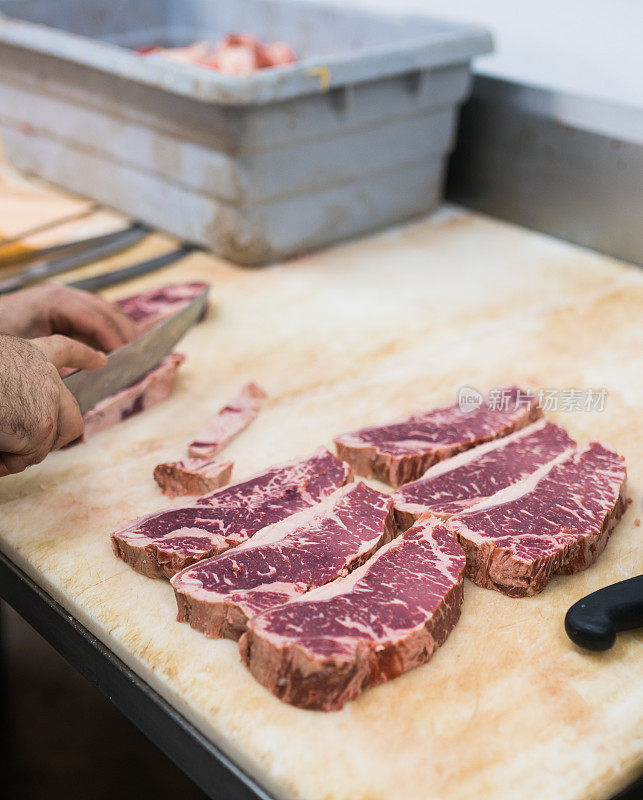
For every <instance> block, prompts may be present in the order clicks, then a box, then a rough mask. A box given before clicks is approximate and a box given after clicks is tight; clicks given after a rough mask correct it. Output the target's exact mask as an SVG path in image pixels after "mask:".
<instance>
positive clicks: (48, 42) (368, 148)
mask: <svg viewBox="0 0 643 800" xmlns="http://www.w3.org/2000/svg"><path fill="white" fill-rule="evenodd" d="M0 14H2V15H3V16H1V17H0V126H1V130H2V136H3V141H4V146H5V151H6V153H7V156H8V157H9V158H10V159H11V160H12V161H13V163H14V164H15V165H16V166H18V167H19V168H20V169H22V170H25V171H27V172H32V173H35V174H37V175H40V176H42V177H43V178H46V179H47V180H50V181H52V182H54V183H57V184H60V185H61V186H65V187H67V188H69V189H72V190H74V191H77V192H79V193H81V194H84V195H88V196H90V197H93V198H95V199H97V200H99V201H101V202H103V203H106V204H108V205H110V206H113V207H115V208H117V209H119V210H121V211H123V212H125V213H127V214H130V215H132V216H134V217H136V218H138V219H141V220H143V221H145V222H147V223H149V224H150V225H154V226H157V227H159V228H162V229H165V230H167V231H169V232H170V233H173V234H175V235H176V236H179V237H181V238H183V239H187V240H189V241H192V242H195V243H197V244H201V245H205V246H206V247H209V248H211V249H212V250H214V251H215V252H216V253H219V254H221V255H223V256H225V257H227V258H230V259H232V260H234V261H236V262H239V263H243V264H257V263H261V262H265V261H270V260H273V259H276V258H280V257H284V256H288V255H291V254H294V253H299V252H303V251H306V250H309V249H311V248H314V247H318V246H320V245H324V244H327V243H329V242H333V241H337V240H339V239H343V238H345V237H348V236H352V235H354V234H357V233H360V232H363V231H367V230H370V229H374V228H378V227H381V226H383V225H387V224H389V223H393V222H396V221H399V220H402V219H405V218H407V217H411V216H413V215H416V214H420V213H422V212H426V211H429V210H430V209H432V208H433V207H435V205H436V204H437V203H438V202H439V200H440V197H441V192H442V179H443V175H444V166H445V160H446V157H447V156H448V154H449V151H450V150H451V148H452V146H453V143H454V133H455V127H456V119H457V110H458V104H459V103H461V102H462V101H463V99H464V98H465V97H466V95H467V94H468V91H469V86H470V70H469V62H470V60H471V58H472V57H473V56H474V55H476V54H479V53H484V52H488V51H490V49H491V37H490V35H489V33H488V32H486V31H485V30H482V29H480V28H477V27H471V26H464V25H461V24H453V23H447V22H441V21H437V20H432V19H428V18H425V17H409V16H406V17H396V16H391V17H389V16H386V15H381V14H372V13H365V12H357V11H348V10H346V9H343V8H340V7H338V6H322V5H312V4H309V3H301V2H288V0H102V1H101V0H58V2H55V3H52V2H49V1H48V0H0ZM231 31H244V32H249V33H253V34H256V35H257V36H259V37H260V38H261V39H262V40H266V41H272V40H285V41H287V42H289V43H290V44H291V45H292V46H293V47H294V48H295V49H296V50H297V52H298V54H299V56H300V60H299V61H298V62H297V63H296V64H294V65H292V66H287V67H281V68H277V69H269V70H263V71H261V72H258V73H256V74H254V75H252V76H249V77H236V76H226V75H221V74H219V73H217V72H214V71H212V70H208V69H204V68H201V67H196V66H190V65H184V64H177V63H174V62H171V61H168V60H167V59H165V58H163V57H162V56H158V55H156V56H155V55H148V56H140V55H139V54H138V53H136V52H132V48H135V47H137V46H140V45H145V44H150V43H158V44H162V45H166V46H173V45H183V44H188V43H190V42H193V41H198V40H202V39H210V40H218V39H219V38H220V37H222V36H223V35H225V34H226V33H228V32H231Z"/></svg>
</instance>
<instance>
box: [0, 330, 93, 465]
mask: <svg viewBox="0 0 643 800" xmlns="http://www.w3.org/2000/svg"><path fill="white" fill-rule="evenodd" d="M106 361H107V356H105V354H104V353H101V352H99V351H97V350H94V349H92V348H91V347H89V346H88V345H86V344H83V343H82V342H78V341H75V340H74V339H69V338H67V337H66V336H58V335H56V336H47V337H44V338H40V339H32V340H30V341H27V340H25V339H19V338H17V337H15V336H4V335H2V334H0V477H2V476H4V475H9V474H12V473H15V472H22V470H23V469H25V468H26V467H28V466H30V465H31V464H38V463H39V462H40V461H42V460H43V459H44V458H45V456H46V455H47V454H48V453H49V452H50V451H51V450H56V449H58V448H59V447H62V446H63V445H65V444H67V443H68V442H71V441H73V440H74V439H76V438H78V437H79V436H80V435H81V434H82V432H83V418H82V415H81V413H80V409H79V408H78V403H77V402H76V399H75V397H74V396H73V395H72V394H71V392H70V391H69V390H68V389H67V387H66V386H65V384H64V383H63V382H62V379H61V377H60V375H59V370H61V369H64V368H66V367H71V368H73V369H100V368H101V367H104V366H105V363H106Z"/></svg>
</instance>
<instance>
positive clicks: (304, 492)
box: [112, 447, 352, 578]
mask: <svg viewBox="0 0 643 800" xmlns="http://www.w3.org/2000/svg"><path fill="white" fill-rule="evenodd" d="M350 480H352V473H351V471H350V468H349V467H348V465H347V464H343V463H342V462H341V461H340V460H339V459H337V458H335V456H333V455H331V453H329V452H328V451H327V450H326V449H325V448H323V447H322V448H320V449H319V450H317V451H315V452H314V453H313V454H312V455H310V456H305V457H303V458H296V459H294V460H292V461H288V462H287V463H285V464H279V465H277V466H273V467H270V468H269V469H267V470H264V471H263V472H261V473H259V474H258V475H255V476H254V477H252V478H248V479H247V480H245V481H242V482H240V483H236V484H232V485H230V486H226V487H224V488H223V489H218V490H217V491H215V492H212V493H211V494H207V495H205V496H203V497H199V498H198V499H197V500H194V501H193V502H191V503H189V504H187V505H185V506H181V507H179V508H170V509H167V510H165V511H159V512H157V513H155V514H149V515H148V516H146V517H143V518H142V519H139V520H136V521H135V522H133V523H132V524H130V525H128V526H127V527H125V528H123V529H122V530H119V531H116V532H115V533H113V534H112V546H113V549H114V554H115V555H116V556H118V557H119V558H122V559H123V560H124V561H125V562H126V563H128V564H130V566H132V567H133V568H134V569H135V570H137V571H138V572H140V573H142V574H143V575H147V576H149V577H154V578H156V577H168V578H169V577H171V576H172V575H174V574H176V573H177V572H179V571H180V570H181V569H183V568H185V567H187V566H189V565H190V564H194V563H195V562H197V561H200V560H201V559H203V558H209V557H211V556H214V555H218V554H219V553H223V552H225V551H226V550H228V549H229V548H231V547H236V546H237V545H239V544H241V543H242V542H244V541H246V539H249V538H250V537H251V536H253V535H254V534H255V533H256V532H257V531H259V530H261V528H265V527H266V525H270V524H272V523H274V522H279V521H280V520H282V519H285V518H286V517H289V516H290V515H291V514H294V513H295V512H297V511H301V510H302V509H303V508H307V507H308V506H311V505H314V504H315V503H318V502H319V501H320V500H323V499H324V498H325V497H327V496H328V495H329V494H332V492H334V491H335V490H336V489H339V488H340V487H341V486H343V485H344V484H345V483H348V482H349V481H350Z"/></svg>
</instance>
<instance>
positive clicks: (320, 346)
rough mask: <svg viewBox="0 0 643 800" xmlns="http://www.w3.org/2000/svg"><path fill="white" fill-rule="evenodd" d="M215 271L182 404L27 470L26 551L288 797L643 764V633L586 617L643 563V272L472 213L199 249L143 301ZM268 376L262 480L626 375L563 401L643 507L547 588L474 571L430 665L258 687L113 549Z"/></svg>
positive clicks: (257, 440) (253, 438)
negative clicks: (308, 249) (213, 422)
mask: <svg viewBox="0 0 643 800" xmlns="http://www.w3.org/2000/svg"><path fill="white" fill-rule="evenodd" d="M149 246H150V247H152V246H153V245H149ZM142 255H146V254H145V253H143V254H142ZM121 259H122V257H121ZM122 260H123V263H124V262H125V260H127V259H122ZM195 279H196V280H201V279H205V280H209V281H211V283H212V300H213V309H212V311H211V313H210V315H209V317H208V319H207V321H205V322H204V323H203V324H201V325H199V326H198V327H196V328H195V329H194V330H193V331H191V332H190V333H189V334H188V336H187V337H186V338H185V340H184V341H183V343H182V344H181V350H182V351H183V352H185V353H186V354H187V356H188V361H187V362H186V364H185V367H184V368H183V370H182V373H181V377H180V380H179V382H178V386H177V389H176V391H175V393H174V395H173V397H172V398H171V399H170V400H168V401H167V402H165V403H164V404H163V405H161V406H158V407H157V408H155V409H152V410H151V411H149V412H146V413H145V414H143V415H141V416H138V417H134V418H131V419H130V420H128V421H127V422H125V423H123V424H121V425H120V426H119V427H118V428H114V429H112V430H110V431H109V432H106V433H103V434H101V435H98V436H96V437H95V438H94V439H92V440H91V441H90V442H89V443H88V444H86V445H83V446H80V447H77V448H75V449H71V450H69V451H67V452H62V453H56V454H53V455H52V456H51V457H49V458H48V459H47V460H46V461H45V462H44V463H43V464H42V465H40V466H38V467H34V468H32V469H30V470H29V471H28V472H27V473H25V474H23V475H20V476H14V477H11V478H5V479H2V481H0V502H1V503H2V511H1V514H0V548H1V549H2V551H3V552H4V553H6V554H7V555H8V556H9V557H10V558H11V559H12V560H14V562H15V563H16V564H18V566H20V567H21V568H22V569H24V570H25V571H26V572H27V573H28V574H29V575H30V576H32V577H33V578H34V579H35V580H36V581H37V582H38V583H39V584H40V585H41V586H43V587H44V588H45V589H46V590H47V591H49V592H50V593H51V594H52V595H53V596H54V598H55V599H56V600H58V602H60V603H61V604H62V605H63V606H64V607H65V608H66V609H67V610H68V611H69V612H70V613H71V614H73V615H74V616H75V617H77V618H78V619H79V620H80V621H81V622H82V623H83V624H84V625H86V626H87V628H89V629H90V630H91V631H92V632H93V633H94V634H95V635H96V636H98V637H99V638H100V639H101V640H102V641H103V642H104V643H105V644H106V645H107V646H108V647H110V648H111V649H112V650H113V651H114V652H115V653H116V654H117V655H118V656H119V657H120V658H122V659H123V661H125V662H126V663H127V664H128V665H129V666H130V667H132V668H133V669H134V670H135V671H136V672H138V673H139V674H140V675H141V676H142V677H143V678H144V679H145V680H146V681H148V682H149V684H150V685H151V686H152V687H153V688H154V689H156V690H157V691H158V692H160V694H162V695H163V696H164V697H165V698H166V699H167V700H169V701H170V702H171V703H173V704H174V705H175V706H176V708H177V709H178V710H179V711H180V712H182V713H183V714H184V715H185V716H186V717H187V718H189V719H190V720H191V721H193V722H194V723H195V724H196V725H197V726H198V727H199V728H200V729H201V730H202V731H203V733H205V734H206V735H207V736H208V737H210V738H211V739H212V740H213V741H215V742H216V743H217V744H219V745H220V746H221V747H223V748H224V749H225V750H226V751H227V752H228V753H229V754H230V755H231V756H232V757H233V758H235V759H236V760H238V761H239V762H240V763H241V764H242V765H243V766H244V767H245V768H246V769H247V770H248V771H249V772H250V773H251V774H253V775H254V776H256V777H257V778H258V779H259V781H260V782H261V783H263V784H264V785H265V786H266V787H267V788H269V789H270V790H271V791H273V792H274V793H275V795H276V796H277V797H280V798H301V800H396V799H397V798H404V799H405V800H406V798H413V800H429V799H431V800H433V799H434V798H435V800H437V799H438V798H439V800H471V798H484V799H485V800H514V798H516V797H518V796H520V798H522V800H530V798H534V800H535V799H536V798H538V800H540V799H541V798H556V799H557V800H592V798H607V797H609V796H610V795H611V794H612V793H614V792H615V791H616V790H618V789H619V788H621V787H622V786H623V785H625V784H626V783H628V782H629V781H630V780H632V779H633V778H634V777H635V775H636V773H637V771H638V770H640V767H641V759H642V752H643V749H642V748H643V745H642V741H641V734H642V733H643V725H642V724H641V720H642V717H643V634H642V633H641V632H631V633H624V634H620V635H619V637H618V640H617V643H616V646H615V647H614V648H613V649H612V650H611V651H609V652H606V653H588V652H583V651H581V650H579V649H577V648H575V647H574V646H573V645H572V644H571V643H570V642H569V640H568V639H567V638H566V636H565V634H564V631H563V617H564V614H565V611H566V609H567V608H568V607H569V606H570V605H571V604H572V603H573V602H574V601H576V600H577V599H578V598H580V597H582V596H583V595H584V594H586V593H588V592H590V591H592V590H594V589H597V588H599V587H601V586H603V585H605V584H608V583H611V582H613V581H617V580H621V579H623V578H626V577H629V576H631V575H634V574H636V573H638V572H641V571H643V570H642V566H643V564H642V555H641V553H642V552H643V550H642V548H641V536H642V534H641V531H642V529H641V528H640V527H638V521H639V518H640V516H641V488H642V486H643V447H642V443H643V429H642V426H641V425H640V421H639V420H640V411H641V407H642V402H643V327H642V323H641V317H642V312H643V275H642V274H641V273H640V272H638V271H636V270H635V269H632V268H628V267H627V266H625V265H623V264H620V263H617V262H615V261H612V260H610V259H608V258H605V257H602V256H598V255H595V254H592V253H589V252H587V251H583V250H580V249H578V248H575V247H571V246H569V245H566V244H563V243H560V242H556V241H553V240H550V239H548V238H546V237H544V236H541V235H536V234H533V233H530V232H526V231H524V230H521V229H518V228H515V227H512V226H509V225H506V224H502V223H499V222H497V221H493V220H491V219H488V218H485V217H482V216H479V215H476V214H471V213H466V212H463V211H460V210H453V209H452V210H443V211H441V212H440V213H438V214H437V215H435V216H434V217H433V218H431V219H428V220H424V221H420V222H417V223H414V224H411V225H408V226H405V227H403V228H400V229H396V230H394V231H390V232H388V233H384V234H381V235H378V236H374V237H371V238H369V239H365V240H362V241H359V242H355V243H351V244H348V245H345V246H342V247H337V248H334V249H331V250H327V251H325V252H323V253H319V254H315V255H313V256H310V257H306V258H302V259H299V260H296V261H293V262H291V263H288V264H285V265H281V266H276V267H273V268H268V269H263V270H243V269H239V268H235V267H232V266H230V265H229V264H226V263H224V262H222V261H220V260H217V259H214V258H211V257H208V256H205V255H202V254H194V255H191V256H190V257H189V258H187V259H185V260H184V261H182V262H181V263H180V264H178V265H176V266H174V267H172V268H170V269H166V270H164V271H163V273H162V274H159V275H153V276H149V277H148V278H146V279H145V280H141V281H139V282H138V283H136V284H131V285H129V286H128V287H127V293H129V292H130V291H135V290H138V289H144V288H148V287H152V286H155V285H158V284H160V283H162V282H169V281H171V280H177V281H180V280H195ZM123 291H124V290H123V289H121V290H120V292H121V293H122V292H123ZM117 294H118V292H117V291H116V290H113V291H112V292H111V296H116V295H117ZM249 379H253V380H255V381H257V382H259V383H260V384H261V385H263V386H265V388H266V389H267V390H268V391H269V393H270V400H269V401H268V403H267V407H266V409H265V411H263V412H262V414H261V416H260V417H259V418H258V419H257V421H256V422H255V423H253V425H252V426H251V427H250V428H248V430H247V431H246V432H245V433H244V434H243V435H242V436H240V437H239V438H238V439H237V440H236V441H235V442H234V443H232V444H231V445H230V447H229V448H228V450H227V451H226V458H232V459H234V460H235V462H236V465H235V477H236V478H242V477H244V476H246V475H248V474H250V473H252V472H253V471H255V470H258V469H260V468H263V467H265V466H267V465H269V464H270V463H272V462H274V461H277V460H281V459H285V458H290V457H293V456H296V455H298V454H302V453H306V452H307V451H310V450H312V449H313V448H315V447H316V446H317V445H319V444H320V443H330V441H331V439H332V436H333V434H335V433H338V432H341V431H344V430H347V429H350V428H352V427H355V426H359V425H364V424H367V423H375V422H378V421H385V420H387V419H389V418H391V417H394V416H396V415H398V414H400V413H403V412H407V411H410V410H412V409H415V408H417V407H421V406H424V405H432V404H434V403H438V402H443V401H451V400H452V399H453V398H454V396H455V392H456V390H457V388H458V387H459V386H461V385H463V384H469V385H472V386H476V387H480V388H483V387H493V386H500V385H502V384H505V383H507V382H516V383H518V384H521V385H525V386H530V387H535V388H555V389H559V390H563V389H571V388H587V387H591V388H596V389H600V388H603V387H605V388H607V390H608V392H609V394H608V398H607V403H606V408H605V410H604V411H602V412H598V411H595V412H586V411H575V412H562V411H559V412H558V413H556V414H551V415H550V416H552V417H553V418H554V419H555V420H556V422H559V423H560V424H562V425H564V426H565V427H566V428H567V429H568V430H569V431H570V433H571V434H572V435H573V436H575V437H577V438H579V439H585V438H587V437H600V438H601V439H603V440H604V441H606V442H608V443H609V444H611V445H612V446H613V447H615V448H616V449H618V450H619V451H620V452H622V453H623V454H624V455H625V456H626V458H627V463H628V468H629V474H630V495H631V497H632V501H633V502H632V504H631V505H630V507H629V509H628V512H627V514H626V516H625V518H624V519H623V521H622V522H621V523H620V525H619V526H618V528H617V530H616V532H615V534H614V535H613V537H612V539H611V541H610V543H609V545H608V547H607V550H606V551H605V553H604V555H603V556H602V557H601V559H600V561H599V562H598V563H597V564H596V565H595V566H594V567H592V568H591V569H589V570H587V571H586V572H583V573H580V574H578V575H576V576H572V577H557V578H554V580H553V581H552V582H551V584H550V585H549V586H548V587H547V588H546V590H545V591H544V592H543V593H542V594H540V595H538V596H537V597H534V598H530V599H524V600H512V599H509V598H507V597H504V596H502V595H500V594H497V593H495V592H492V591H487V590H484V589H480V588H478V587H476V586H474V585H473V584H471V583H469V582H467V583H466V585H465V602H464V607H463V613H462V619H461V621H460V623H459V624H458V626H457V627H456V629H455V630H454V632H453V633H452V635H451V636H450V638H449V640H448V641H447V643H446V644H445V645H444V647H442V648H441V649H440V650H439V651H438V653H437V654H436V656H435V657H434V658H433V660H432V661H431V663H430V664H428V665H426V666H424V667H421V668H419V669H415V670H413V671H412V672H409V673H407V674H406V675H404V676H402V677H400V678H398V679H397V680H394V681H391V682H390V683H387V684H384V685H382V686H379V687H376V688H374V689H372V690H369V691H367V692H366V693H364V694H363V695H362V696H361V697H360V698H359V699H358V700H357V701H355V702H353V703H351V704H349V705H348V706H347V707H346V708H345V709H344V710H343V711H341V712H338V713H329V714H323V713H319V712H310V711H302V710H298V709H295V708H292V707H290V706H287V705H285V704H283V703H281V702H279V701H278V700H277V699H275V698H274V697H273V696H272V695H270V694H269V693H268V692H267V691H266V690H265V689H264V688H263V687H262V686H260V685H259V684H258V683H256V682H255V681H254V680H253V678H252V677H251V676H250V674H249V673H248V672H247V671H246V670H245V669H244V668H243V666H242V665H241V664H240V662H239V657H238V653H237V648H236V645H235V644H233V643H232V642H229V641H210V640H207V639H205V638H204V637H203V636H201V635H200V634H198V633H196V632H195V631H193V630H191V629H190V628H189V627H187V626H186V625H181V624H179V623H177V622H175V613H176V609H175V603H174V599H173V593H172V590H171V588H170V586H169V584H168V583H166V582H164V581H155V580H150V579H147V578H144V577H142V576H140V575H138V574H136V573H135V572H133V571H132V570H131V569H130V568H129V567H128V566H126V565H125V564H123V563H122V562H120V561H117V560H116V559H115V558H114V556H113V555H112V552H111V549H110V545H109V533H110V531H112V530H113V529H114V528H116V527H118V526H121V525H122V524H123V523H125V522H126V521H128V520H129V519H131V518H133V517H135V516H137V515H140V514H144V513H146V512H150V511H153V510H155V509H158V508H161V507H163V506H165V505H167V503H166V502H165V501H164V499H163V498H162V497H161V495H160V493H159V491H158V489H157V488H156V485H155V484H154V482H153V480H152V469H153V467H154V465H155V464H156V463H157V462H159V461H161V460H165V459H169V458H177V457H181V456H183V455H185V443H186V442H187V441H188V440H189V439H190V437H191V435H192V434H193V432H194V430H195V429H196V427H197V426H198V425H199V424H200V423H201V422H202V421H203V420H204V419H205V418H206V417H207V416H208V415H209V414H210V413H211V412H212V411H214V410H215V409H216V408H217V407H218V406H220V405H222V404H223V403H225V401H226V400H228V399H229V398H230V396H231V395H232V394H233V393H234V392H235V391H236V390H237V389H238V388H239V386H240V385H241V384H242V383H243V382H244V381H246V380H249ZM374 485H376V484H374ZM176 503H177V504H178V503H180V501H176Z"/></svg>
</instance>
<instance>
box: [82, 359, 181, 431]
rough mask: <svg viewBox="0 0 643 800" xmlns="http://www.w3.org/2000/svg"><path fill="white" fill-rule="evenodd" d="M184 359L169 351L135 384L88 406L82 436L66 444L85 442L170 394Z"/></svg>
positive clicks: (84, 416)
mask: <svg viewBox="0 0 643 800" xmlns="http://www.w3.org/2000/svg"><path fill="white" fill-rule="evenodd" d="M184 361H185V356H184V355H181V354H180V353H170V355H169V356H165V358H164V359H163V361H161V363H160V364H159V365H158V367H155V368H154V369H153V370H152V371H151V372H148V373H147V375H145V376H144V377H142V378H140V380H138V381H136V383H133V384H132V385H131V386H128V387H127V389H123V390H122V391H120V392H117V393H116V394H114V395H112V396H111V397H107V398H105V400H101V402H100V403H97V404H96V405H95V406H93V407H92V408H90V409H89V411H86V412H85V414H84V415H83V419H84V420H85V430H84V432H83V435H82V436H80V437H79V438H78V439H76V440H75V441H73V442H71V443H70V444H71V445H75V444H80V443H81V442H85V441H87V439H89V438H91V437H92V436H94V435H95V434H97V433H100V431H104V430H105V429H106V428H111V426H112V425H116V423H117V422H122V421H123V420H124V419H128V418H129V417H132V416H134V414H138V413H140V412H141V411H145V409H147V408H151V407H152V406H155V405H157V404H158V403H160V402H162V401H163V400H165V399H167V398H168V397H169V396H170V395H171V394H172V391H173V389H174V384H175V383H176V377H177V373H178V370H179V367H180V366H181V364H182V363H183V362H184Z"/></svg>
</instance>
